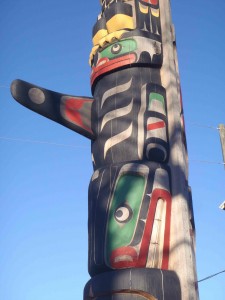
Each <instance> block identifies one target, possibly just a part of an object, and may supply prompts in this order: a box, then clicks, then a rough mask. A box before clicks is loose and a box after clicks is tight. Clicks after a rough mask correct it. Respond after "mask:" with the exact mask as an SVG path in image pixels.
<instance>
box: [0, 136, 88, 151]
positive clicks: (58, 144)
mask: <svg viewBox="0 0 225 300" xmlns="http://www.w3.org/2000/svg"><path fill="white" fill-rule="evenodd" d="M0 139H1V140H8V141H16V142H24V143H33V144H46V145H52V146H60V147H70V148H88V147H87V146H75V145H66V144H60V143H54V142H47V141H37V140H30V139H20V138H10V137H4V136H0Z"/></svg>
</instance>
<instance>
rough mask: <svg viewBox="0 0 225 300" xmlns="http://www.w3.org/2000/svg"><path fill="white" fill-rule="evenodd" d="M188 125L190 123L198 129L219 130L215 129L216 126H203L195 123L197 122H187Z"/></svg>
mask: <svg viewBox="0 0 225 300" xmlns="http://www.w3.org/2000/svg"><path fill="white" fill-rule="evenodd" d="M187 123H189V124H190V125H193V126H196V127H203V128H210V129H214V130H219V128H218V127H214V126H209V125H202V124H198V123H195V122H187Z"/></svg>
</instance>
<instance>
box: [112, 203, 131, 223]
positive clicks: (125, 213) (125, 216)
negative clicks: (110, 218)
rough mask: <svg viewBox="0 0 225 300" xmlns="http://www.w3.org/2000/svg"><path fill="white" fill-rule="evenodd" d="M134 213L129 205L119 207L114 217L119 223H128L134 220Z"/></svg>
mask: <svg viewBox="0 0 225 300" xmlns="http://www.w3.org/2000/svg"><path fill="white" fill-rule="evenodd" d="M132 215H133V212H132V209H131V208H130V207H129V206H128V205H124V206H121V207H118V208H117V210H116V211H115V213H114V217H115V219H116V221H117V222H119V223H126V222H128V221H129V220H130V219H131V218H132Z"/></svg>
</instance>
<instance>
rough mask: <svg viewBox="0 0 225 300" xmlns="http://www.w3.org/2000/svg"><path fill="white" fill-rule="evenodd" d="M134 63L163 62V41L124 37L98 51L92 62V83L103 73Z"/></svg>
mask: <svg viewBox="0 0 225 300" xmlns="http://www.w3.org/2000/svg"><path fill="white" fill-rule="evenodd" d="M133 64H139V65H140V64H145V65H146V64H149V65H150V66H151V65H152V66H153V65H154V66H155V65H159V66H160V65H161V64H162V51H161V43H160V42H159V41H156V40H153V39H150V38H146V37H144V36H133V37H132V38H129V37H128V38H127V39H122V40H120V41H117V42H115V43H113V44H110V45H109V46H107V47H105V48H104V49H103V50H101V51H99V52H97V53H96V54H95V56H94V59H93V63H92V73H91V83H92V84H93V83H94V81H95V80H96V79H97V78H98V77H99V76H102V75H103V74H106V73H109V72H113V71H115V70H117V69H120V68H123V67H125V66H130V65H133Z"/></svg>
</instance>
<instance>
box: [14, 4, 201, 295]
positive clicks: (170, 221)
mask: <svg viewBox="0 0 225 300" xmlns="http://www.w3.org/2000/svg"><path fill="white" fill-rule="evenodd" d="M100 3H101V8H102V9H101V12H100V14H99V16H98V19H97V22H96V24H95V25H94V27H93V49H92V51H91V54H90V65H91V68H92V73H91V88H92V94H93V98H85V97H77V96H76V97H75V96H70V95H62V94H60V93H56V92H52V91H49V90H45V89H43V88H40V87H36V86H34V85H31V84H29V83H26V82H23V81H20V80H16V81H14V82H13V84H12V88H11V89H12V94H13V96H14V98H15V99H16V100H17V101H19V102H20V103H22V104H23V105H25V106H26V107H28V108H30V109H32V110H34V111H36V112H38V113H40V114H42V115H44V116H46V117H48V118H50V119H52V120H54V121H56V122H58V123H61V124H62V125H64V126H67V127H68V128H70V129H72V130H74V131H76V132H78V133H80V134H82V135H84V136H85V137H87V138H89V139H91V140H92V157H93V167H94V174H93V176H92V178H91V182H90V186H89V197H88V201H89V220H88V222H89V226H88V230H89V273H90V275H91V279H90V281H89V282H88V283H87V284H86V287H85V289H84V300H91V299H93V300H112V299H116V300H128V299H129V300H142V299H152V300H154V299H157V300H181V299H182V300H196V299H197V298H198V291H197V286H196V284H195V282H196V275H195V250H194V219H193V213H192V199H191V191H190V188H189V186H188V164H187V148H186V137H185V129H184V119H183V108H182V100H181V91H180V83H179V72H178V63H177V54H176V42H175V34H174V27H173V26H172V22H171V15H170V4H169V0H127V1H125V0H120V1H119V0H101V1H100Z"/></svg>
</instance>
